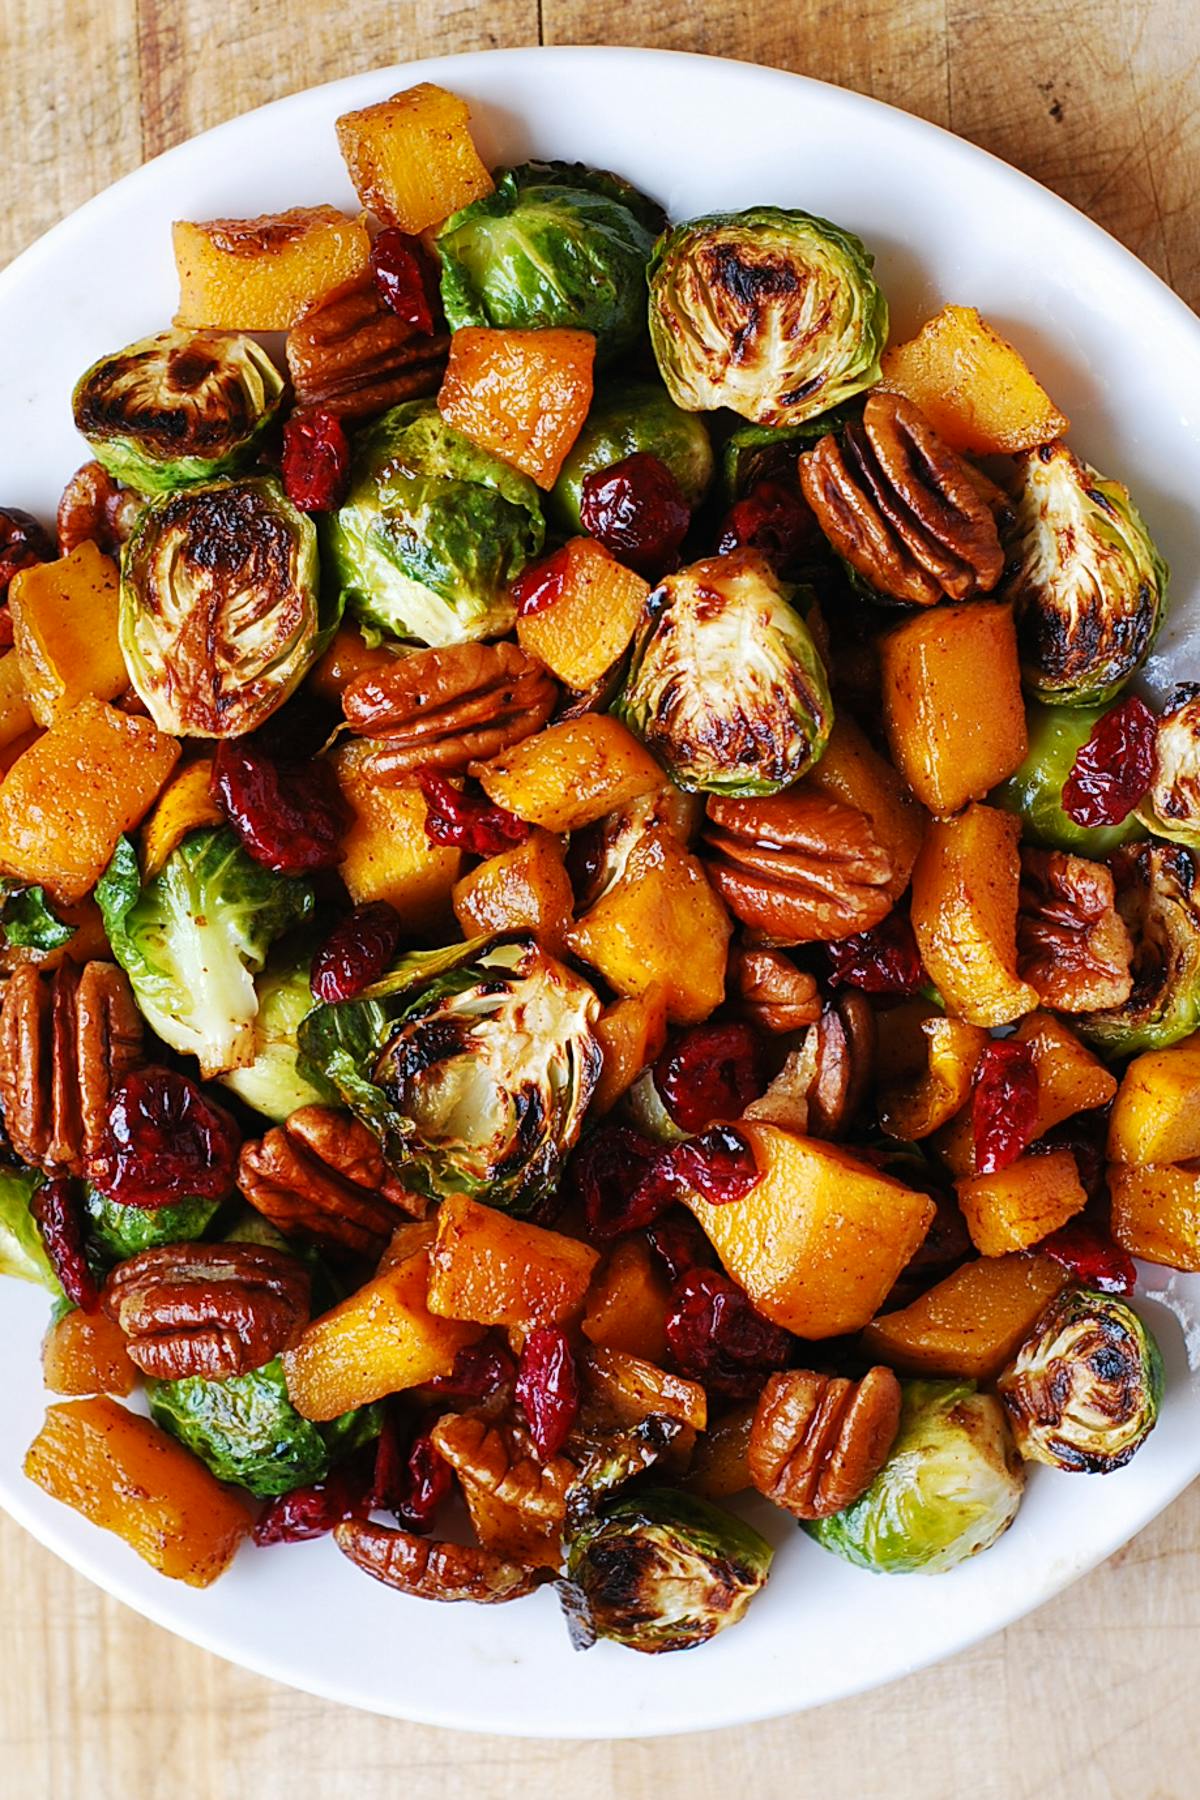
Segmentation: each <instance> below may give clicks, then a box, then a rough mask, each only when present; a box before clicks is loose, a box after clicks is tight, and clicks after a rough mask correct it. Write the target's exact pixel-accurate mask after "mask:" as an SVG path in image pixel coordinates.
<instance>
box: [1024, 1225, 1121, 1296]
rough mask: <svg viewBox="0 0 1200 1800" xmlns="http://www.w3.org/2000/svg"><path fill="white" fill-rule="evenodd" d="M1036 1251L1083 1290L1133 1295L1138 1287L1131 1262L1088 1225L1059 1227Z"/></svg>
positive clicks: (1119, 1249) (1108, 1239)
mask: <svg viewBox="0 0 1200 1800" xmlns="http://www.w3.org/2000/svg"><path fill="white" fill-rule="evenodd" d="M1037 1248H1038V1249H1039V1250H1040V1251H1042V1252H1043V1253H1044V1254H1045V1255H1046V1256H1050V1257H1053V1259H1054V1261H1055V1262H1056V1263H1061V1264H1062V1267H1063V1268H1064V1269H1069V1270H1070V1271H1071V1273H1072V1275H1074V1276H1075V1277H1076V1279H1077V1280H1079V1281H1082V1283H1083V1285H1084V1286H1085V1287H1090V1288H1099V1290H1100V1292H1101V1293H1102V1294H1132V1292H1133V1290H1134V1287H1135V1286H1136V1284H1137V1269H1136V1268H1135V1267H1134V1262H1133V1258H1132V1257H1131V1256H1130V1255H1128V1254H1127V1252H1126V1251H1124V1250H1122V1249H1121V1247H1120V1245H1119V1244H1114V1243H1113V1242H1112V1240H1111V1238H1105V1237H1101V1235H1100V1233H1099V1232H1098V1231H1094V1230H1093V1229H1092V1227H1091V1226H1090V1225H1080V1224H1079V1223H1077V1222H1076V1223H1072V1224H1070V1225H1062V1226H1060V1227H1059V1229H1058V1230H1057V1231H1052V1232H1051V1233H1050V1236H1049V1237H1047V1238H1043V1239H1042V1241H1041V1243H1040V1244H1039V1245H1038V1246H1037Z"/></svg>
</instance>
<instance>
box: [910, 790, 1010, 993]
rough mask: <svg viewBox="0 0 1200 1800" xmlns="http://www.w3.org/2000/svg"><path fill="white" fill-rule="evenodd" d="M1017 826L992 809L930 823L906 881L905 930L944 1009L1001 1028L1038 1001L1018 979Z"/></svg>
mask: <svg viewBox="0 0 1200 1800" xmlns="http://www.w3.org/2000/svg"><path fill="white" fill-rule="evenodd" d="M1020 835H1021V821H1020V820H1019V819H1018V818H1016V817H1015V816H1014V815H1013V814H1011V813H1005V812H1001V811H999V810H998V809H997V808H996V807H994V806H969V807H968V808H967V810H966V811H965V812H963V813H960V814H959V815H958V817H957V818H954V819H935V820H934V821H933V822H932V823H931V825H930V827H929V831H928V833H927V834H926V837H925V842H924V844H923V845H922V846H921V854H920V855H919V856H918V858H917V862H916V867H915V868H914V870H913V878H912V925H913V931H914V932H915V934H916V939H917V944H918V946H919V947H920V951H921V958H922V960H923V962H924V964H925V967H926V969H927V970H928V971H929V974H930V975H931V976H932V978H933V980H934V982H935V983H936V985H937V988H938V990H939V992H940V993H941V995H942V998H943V1000H944V1001H945V1004H946V1011H947V1012H949V1013H953V1014H954V1015H955V1017H957V1018H960V1019H966V1020H967V1022H968V1024H971V1025H986V1026H988V1027H991V1026H994V1025H1007V1024H1009V1023H1010V1022H1011V1021H1012V1020H1014V1019H1019V1018H1021V1017H1022V1016H1023V1015H1024V1014H1025V1013H1028V1012H1032V1011H1033V1010H1034V1008H1035V1007H1036V1006H1037V1003H1038V996H1037V992H1036V990H1035V989H1034V988H1031V987H1030V986H1029V983H1028V982H1026V981H1022V980H1021V978H1020V976H1019V975H1018V974H1017V889H1018V885H1019V882H1020V874H1021V866H1020V858H1019V856H1018V854H1017V843H1018V840H1019V838H1020Z"/></svg>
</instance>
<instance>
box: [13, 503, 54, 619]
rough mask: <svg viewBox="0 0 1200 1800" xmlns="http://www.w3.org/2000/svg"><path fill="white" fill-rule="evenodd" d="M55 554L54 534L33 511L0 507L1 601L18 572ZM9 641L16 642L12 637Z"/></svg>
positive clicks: (49, 558) (48, 560)
mask: <svg viewBox="0 0 1200 1800" xmlns="http://www.w3.org/2000/svg"><path fill="white" fill-rule="evenodd" d="M53 556H54V545H53V544H52V543H51V542H50V535H49V533H48V532H47V531H46V530H45V529H44V528H43V527H42V526H41V525H39V524H38V522H37V520H36V519H35V518H34V516H33V514H32V513H27V512H22V511H21V509H20V507H19V506H0V600H2V599H3V598H4V596H5V594H7V592H8V584H9V582H10V581H11V580H12V578H13V576H14V575H18V574H20V572H21V570H22V569H31V568H32V567H33V565H34V564H35V563H43V562H50V561H51V560H52V558H53ZM8 641H9V643H11V642H12V639H11V637H10V638H9V640H8Z"/></svg>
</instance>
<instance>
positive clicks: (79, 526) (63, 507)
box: [57, 462, 146, 556]
mask: <svg viewBox="0 0 1200 1800" xmlns="http://www.w3.org/2000/svg"><path fill="white" fill-rule="evenodd" d="M145 504H146V502H145V500H144V499H143V498H142V496H141V495H140V494H134V493H131V492H130V491H129V489H128V488H119V487H118V486H117V484H116V482H115V481H114V480H113V478H112V476H111V475H110V474H109V473H108V470H107V469H105V468H103V467H101V465H100V464H99V463H98V462H87V463H84V465H83V467H82V468H81V469H76V471H75V473H74V474H73V475H72V477H71V479H70V481H68V483H67V485H66V487H65V488H64V489H63V493H62V499H61V500H60V501H59V503H58V520H57V530H58V553H59V555H60V556H70V554H71V552H72V550H75V549H78V547H79V545H80V544H83V543H86V542H87V541H88V540H89V539H90V540H91V542H92V543H93V544H97V545H98V546H99V547H100V549H101V550H103V551H104V554H105V555H106V556H119V555H120V552H121V545H122V544H123V543H124V542H125V540H126V538H127V537H128V536H129V534H130V532H131V531H132V530H133V527H134V524H135V522H136V520H137V516H138V514H139V513H140V512H141V510H142V508H143V506H144V505H145Z"/></svg>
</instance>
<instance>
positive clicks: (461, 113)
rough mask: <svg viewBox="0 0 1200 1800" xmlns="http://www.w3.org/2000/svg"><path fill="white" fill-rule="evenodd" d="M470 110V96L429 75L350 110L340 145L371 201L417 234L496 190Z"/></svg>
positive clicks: (390, 221)
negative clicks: (478, 146)
mask: <svg viewBox="0 0 1200 1800" xmlns="http://www.w3.org/2000/svg"><path fill="white" fill-rule="evenodd" d="M469 116H470V114H469V109H468V107H467V103H466V101H465V100H460V99H459V97H458V95H457V94H451V93H448V92H447V91H446V89H445V88H440V87H435V86H434V84H433V83H432V82H429V81H422V82H418V84H417V85H416V87H411V88H405V89H404V91H403V92H402V93H399V94H393V95H392V97H391V99H390V100H380V101H378V102H377V103H376V105H374V106H364V107H363V108H362V109H361V110H360V111H358V112H349V113H343V114H342V116H341V118H340V119H339V120H338V121H337V140H338V147H339V149H340V150H341V152H342V155H343V156H344V157H345V159H346V167H347V168H348V169H349V171H350V179H351V181H352V182H353V183H354V186H355V189H356V191H357V193H358V197H359V199H360V200H361V201H362V203H363V205H364V206H365V207H366V208H367V209H368V210H369V211H370V212H373V213H374V214H375V215H376V217H377V218H380V219H382V220H383V222H384V224H385V225H398V226H399V227H400V229H401V230H402V231H407V232H410V233H412V234H413V235H415V234H416V233H417V232H419V231H424V230H425V229H426V227H427V226H429V225H438V224H440V223H441V221H442V220H443V219H446V218H449V216H450V214H451V213H454V212H457V211H458V210H459V208H460V207H463V206H467V205H469V204H470V202H471V201H472V200H478V199H479V198H480V197H481V196H482V195H483V194H490V193H491V191H492V178H491V176H490V175H489V174H488V172H487V170H486V169H485V168H484V166H483V163H482V162H481V161H480V159H479V152H478V151H477V150H476V148H475V145H474V143H473V142H472V139H471V133H470V129H469V127H468V123H467V121H468V118H469ZM328 285H329V286H332V285H333V284H332V283H329V284H328Z"/></svg>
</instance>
